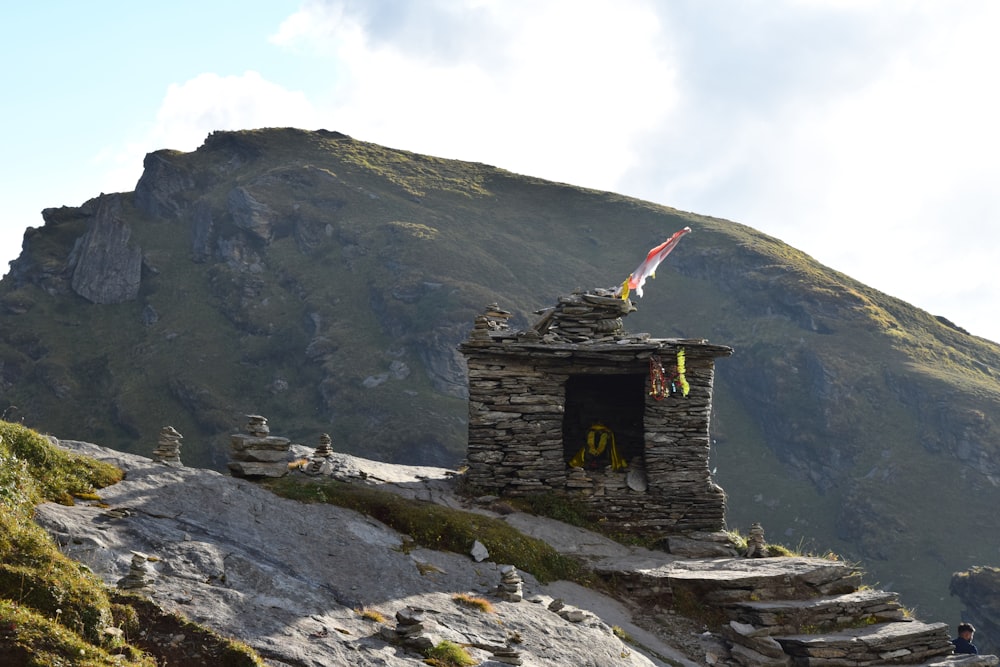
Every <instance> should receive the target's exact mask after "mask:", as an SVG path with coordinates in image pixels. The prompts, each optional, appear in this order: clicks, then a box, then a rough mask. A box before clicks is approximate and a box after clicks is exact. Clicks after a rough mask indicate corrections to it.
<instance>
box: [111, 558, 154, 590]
mask: <svg viewBox="0 0 1000 667" xmlns="http://www.w3.org/2000/svg"><path fill="white" fill-rule="evenodd" d="M148 562H149V556H147V555H146V554H144V553H140V552H138V551H133V552H132V562H131V563H130V564H129V567H128V574H126V575H125V576H124V577H122V578H121V579H119V580H118V588H125V589H132V588H145V587H146V586H149V585H150V584H151V583H152V582H153V573H152V571H151V570H150V569H149V565H148V564H147V563H148Z"/></svg>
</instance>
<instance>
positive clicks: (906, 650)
mask: <svg viewBox="0 0 1000 667" xmlns="http://www.w3.org/2000/svg"><path fill="white" fill-rule="evenodd" d="M773 639H774V640H775V641H776V642H777V643H778V644H780V645H781V647H782V649H783V650H784V652H785V653H787V654H788V655H790V656H791V657H792V661H791V664H792V665H793V666H795V667H800V666H801V667H805V666H808V667H873V666H875V665H915V664H919V663H920V662H922V661H928V660H929V659H931V658H933V657H935V656H945V655H949V654H951V653H952V648H953V647H952V645H951V640H950V637H949V635H948V626H947V624H945V623H924V622H922V621H899V622H892V623H878V624H875V625H869V626H863V627H860V628H851V629H847V630H841V631H838V632H831V633H827V634H800V635H776V636H774V637H773Z"/></svg>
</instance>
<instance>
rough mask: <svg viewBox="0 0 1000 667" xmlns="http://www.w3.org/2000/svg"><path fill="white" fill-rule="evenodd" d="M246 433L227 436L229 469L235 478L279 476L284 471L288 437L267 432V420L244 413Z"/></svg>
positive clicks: (286, 464) (286, 461)
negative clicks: (230, 458) (228, 439)
mask: <svg viewBox="0 0 1000 667" xmlns="http://www.w3.org/2000/svg"><path fill="white" fill-rule="evenodd" d="M244 428H245V430H246V433H236V434H234V435H233V436H232V437H231V438H230V454H231V456H232V460H231V461H230V462H229V471H230V472H231V473H232V474H233V475H234V476H235V477H281V476H283V475H285V474H287V473H288V451H289V440H288V438H281V437H278V436H274V435H270V433H271V429H270V427H269V426H268V425H267V419H266V418H265V417H261V416H260V415H247V425H246V426H245V427H244Z"/></svg>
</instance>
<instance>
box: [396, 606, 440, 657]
mask: <svg viewBox="0 0 1000 667" xmlns="http://www.w3.org/2000/svg"><path fill="white" fill-rule="evenodd" d="M431 623H432V621H430V619H428V618H427V614H426V613H424V610H423V609H417V608H416V607H404V608H403V609H400V610H399V611H397V612H396V629H395V630H393V629H392V628H389V627H386V626H383V628H382V634H383V639H386V640H388V641H400V642H402V643H403V645H405V646H408V647H410V648H413V649H416V650H418V651H424V650H426V649H429V648H431V647H433V646H434V645H435V644H437V643H438V641H439V639H438V638H437V637H436V636H434V635H433V634H431V633H430V632H429V631H428V630H429V628H430V626H431Z"/></svg>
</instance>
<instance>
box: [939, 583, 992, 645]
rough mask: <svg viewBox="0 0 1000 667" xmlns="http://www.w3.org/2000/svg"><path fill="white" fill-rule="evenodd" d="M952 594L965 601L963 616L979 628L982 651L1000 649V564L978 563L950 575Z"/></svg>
mask: <svg viewBox="0 0 1000 667" xmlns="http://www.w3.org/2000/svg"><path fill="white" fill-rule="evenodd" d="M950 590H951V594H952V595H954V596H956V597H958V598H959V599H960V600H961V601H962V606H963V610H962V620H964V621H968V622H969V623H972V625H974V626H975V628H976V637H975V643H976V646H977V647H979V650H980V652H982V653H1000V568H997V567H985V566H976V567H973V568H970V569H968V570H964V571H962V572H956V573H955V574H953V575H952V576H951V586H950Z"/></svg>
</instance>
